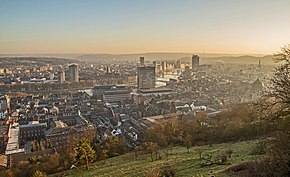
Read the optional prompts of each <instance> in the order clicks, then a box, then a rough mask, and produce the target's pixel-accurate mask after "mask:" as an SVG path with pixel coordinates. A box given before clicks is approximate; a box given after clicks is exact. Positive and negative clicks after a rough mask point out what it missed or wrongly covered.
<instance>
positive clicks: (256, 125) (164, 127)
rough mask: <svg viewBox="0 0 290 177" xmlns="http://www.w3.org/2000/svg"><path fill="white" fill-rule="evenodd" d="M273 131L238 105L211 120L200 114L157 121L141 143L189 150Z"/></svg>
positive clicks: (247, 106)
mask: <svg viewBox="0 0 290 177" xmlns="http://www.w3.org/2000/svg"><path fill="white" fill-rule="evenodd" d="M274 129H275V125H274V124H269V122H266V121H264V120H260V119H259V115H258V113H257V111H256V109H255V108H254V106H253V105H251V104H240V105H236V106H233V107H232V108H231V110H230V111H226V112H223V113H221V114H220V115H217V116H215V117H207V116H206V114H203V113H201V114H198V115H197V116H195V117H194V118H189V117H187V116H182V117H175V118H172V119H169V120H163V121H160V122H159V123H158V124H155V125H153V126H152V127H150V128H149V129H148V130H147V133H146V134H145V138H144V140H143V142H155V143H157V144H158V145H159V146H160V147H167V146H168V145H182V146H186V147H191V146H195V145H205V144H215V143H225V142H229V141H242V140H249V139H254V138H256V137H259V136H264V135H267V134H269V133H270V132H271V131H273V130H274Z"/></svg>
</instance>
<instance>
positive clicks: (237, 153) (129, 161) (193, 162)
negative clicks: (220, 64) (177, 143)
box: [51, 140, 262, 177]
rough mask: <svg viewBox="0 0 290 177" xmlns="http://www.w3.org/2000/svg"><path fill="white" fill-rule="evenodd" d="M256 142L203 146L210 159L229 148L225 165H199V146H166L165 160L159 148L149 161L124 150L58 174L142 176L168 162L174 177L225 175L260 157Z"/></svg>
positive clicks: (202, 161)
mask: <svg viewBox="0 0 290 177" xmlns="http://www.w3.org/2000/svg"><path fill="white" fill-rule="evenodd" d="M257 143H258V141H256V140H255V141H244V142H238V143H224V144H216V145H212V146H203V147H202V149H204V152H203V153H202V157H207V155H212V156H213V159H214V158H217V157H218V156H219V155H220V154H221V152H224V151H225V150H232V151H233V153H232V155H231V158H229V159H228V161H227V162H225V165H217V164H214V165H209V166H204V167H202V166H201V163H205V160H200V159H199V153H198V149H200V148H197V147H195V148H191V149H190V153H188V152H187V149H186V148H185V147H174V148H172V154H171V152H170V151H171V150H169V149H167V150H168V152H169V154H171V155H169V156H168V159H167V158H166V156H165V154H164V152H165V151H166V149H163V150H159V152H160V153H161V158H162V159H161V160H154V161H153V162H152V161H151V158H150V154H143V155H140V156H138V160H135V158H134V153H127V154H125V155H122V156H118V157H114V158H110V159H107V160H105V161H101V162H97V163H95V164H92V165H91V167H90V169H89V170H84V169H82V168H79V169H74V170H69V171H66V172H63V173H61V174H65V176H114V177H116V176H132V177H133V176H144V175H145V174H146V172H148V171H150V170H154V169H157V168H159V167H162V166H166V165H171V166H172V167H173V168H174V171H175V172H176V176H183V177H185V176H193V175H197V174H199V175H206V176H207V175H208V174H211V175H216V176H228V174H227V173H226V172H225V170H226V169H227V168H228V167H230V166H234V165H236V164H240V163H243V162H246V161H254V160H258V159H260V158H261V157H262V156H260V155H250V153H251V152H252V150H253V149H254V148H255V147H257ZM61 174H55V175H51V176H57V175H61Z"/></svg>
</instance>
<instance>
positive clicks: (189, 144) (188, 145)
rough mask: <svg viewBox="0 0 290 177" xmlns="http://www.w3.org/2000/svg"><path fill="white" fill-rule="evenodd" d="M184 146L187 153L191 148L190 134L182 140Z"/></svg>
mask: <svg viewBox="0 0 290 177" xmlns="http://www.w3.org/2000/svg"><path fill="white" fill-rule="evenodd" d="M184 144H185V146H186V149H187V153H189V149H190V148H191V146H192V136H191V135H190V134H187V135H186V136H185V138H184Z"/></svg>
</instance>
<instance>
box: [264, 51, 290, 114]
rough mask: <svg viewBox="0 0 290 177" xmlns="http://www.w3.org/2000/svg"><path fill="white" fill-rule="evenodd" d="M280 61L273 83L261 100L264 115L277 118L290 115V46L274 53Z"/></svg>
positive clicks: (275, 58)
mask: <svg viewBox="0 0 290 177" xmlns="http://www.w3.org/2000/svg"><path fill="white" fill-rule="evenodd" d="M274 61H275V62H276V63H279V66H277V67H276V68H275V71H274V74H273V77H272V79H271V84H270V86H269V88H268V90H267V91H266V94H265V99H263V100H262V102H261V104H260V105H261V110H262V112H263V115H264V116H266V117H270V118H271V119H276V118H278V117H280V118H285V117H287V116H289V115H290V72H289V71H290V48H289V47H287V46H285V47H283V48H281V51H280V52H278V53H276V54H275V55H274Z"/></svg>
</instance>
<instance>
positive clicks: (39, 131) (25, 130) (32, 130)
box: [19, 121, 47, 141]
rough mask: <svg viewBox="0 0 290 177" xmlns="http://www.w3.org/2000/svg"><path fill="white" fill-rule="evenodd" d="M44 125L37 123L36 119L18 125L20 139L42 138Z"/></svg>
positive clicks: (45, 125)
mask: <svg viewBox="0 0 290 177" xmlns="http://www.w3.org/2000/svg"><path fill="white" fill-rule="evenodd" d="M46 127H47V124H46V123H39V122H38V121H32V122H29V124H27V125H19V130H20V140H22V141H27V140H39V139H41V138H44V132H45V129H46Z"/></svg>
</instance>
